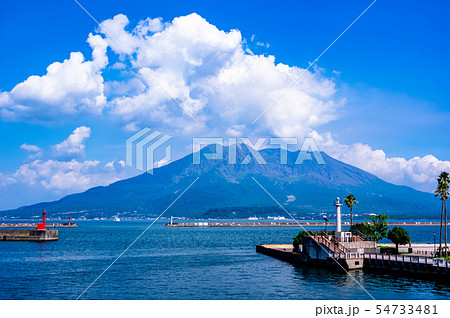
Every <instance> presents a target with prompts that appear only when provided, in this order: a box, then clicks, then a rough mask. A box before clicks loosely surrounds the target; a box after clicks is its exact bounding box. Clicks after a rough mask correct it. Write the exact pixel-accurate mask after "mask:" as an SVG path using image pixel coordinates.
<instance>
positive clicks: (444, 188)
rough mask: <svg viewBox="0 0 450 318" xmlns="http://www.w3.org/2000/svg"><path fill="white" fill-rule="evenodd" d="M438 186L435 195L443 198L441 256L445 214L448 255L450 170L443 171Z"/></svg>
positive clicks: (440, 234)
mask: <svg viewBox="0 0 450 318" xmlns="http://www.w3.org/2000/svg"><path fill="white" fill-rule="evenodd" d="M437 181H438V186H437V188H436V191H435V192H434V194H435V196H436V197H437V196H439V198H440V199H441V200H442V208H441V229H440V233H439V257H442V224H443V223H444V216H445V254H446V255H447V248H448V247H447V199H448V195H449V193H448V188H449V181H450V178H449V175H448V172H445V171H442V172H441V174H440V175H439V178H438V179H437Z"/></svg>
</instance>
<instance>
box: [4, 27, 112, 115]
mask: <svg viewBox="0 0 450 318" xmlns="http://www.w3.org/2000/svg"><path fill="white" fill-rule="evenodd" d="M87 41H88V43H89V45H90V46H91V47H92V50H93V51H92V57H93V58H92V60H91V61H85V60H84V56H83V54H82V53H80V52H72V53H71V54H70V58H69V59H67V60H64V62H62V63H60V62H54V63H52V64H51V65H50V66H49V67H48V68H47V74H45V75H43V76H30V77H28V79H26V80H25V81H24V82H22V83H19V84H17V85H16V86H15V87H14V88H13V89H12V90H11V91H10V92H3V93H0V116H1V118H2V119H3V120H11V121H26V122H49V121H52V120H55V119H65V118H67V116H70V115H72V116H77V115H78V114H79V113H91V114H92V113H93V114H100V113H101V112H102V110H103V107H104V106H105V105H106V97H105V95H104V94H103V77H102V75H101V70H102V69H103V68H104V67H105V66H106V64H107V63H108V58H107V56H106V49H107V44H106V42H105V41H104V40H103V39H102V38H101V37H100V36H99V35H92V34H90V35H89V37H88V40H87Z"/></svg>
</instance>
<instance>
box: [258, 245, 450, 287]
mask: <svg viewBox="0 0 450 318" xmlns="http://www.w3.org/2000/svg"><path fill="white" fill-rule="evenodd" d="M309 243H311V244H312V242H309ZM309 243H307V244H309ZM314 251H315V252H316V253H317V254H316V255H310V254H309V253H311V251H308V246H303V251H302V252H299V253H295V252H293V246H292V245H291V244H277V245H274V244H266V245H257V246H256V252H258V253H262V254H265V255H267V256H271V257H274V258H276V259H279V260H282V261H285V262H289V263H291V264H294V265H306V266H315V267H326V268H339V267H342V268H344V269H346V270H352V269H362V270H363V271H365V272H376V273H383V274H394V275H407V276H410V275H414V276H415V277H417V276H420V277H422V278H426V279H439V280H440V281H445V282H450V280H449V278H450V261H445V260H443V259H433V258H429V257H425V256H421V255H383V254H375V253H363V254H357V253H336V252H332V253H327V252H326V251H324V250H322V249H317V248H316V249H314ZM339 264H340V265H341V266H339Z"/></svg>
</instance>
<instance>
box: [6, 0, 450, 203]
mask: <svg viewBox="0 0 450 318" xmlns="http://www.w3.org/2000/svg"><path fill="white" fill-rule="evenodd" d="M371 2H372V1H292V2H285V3H283V2H273V1H244V2H242V1H226V2H224V1H220V2H219V1H208V2H205V1H189V2H186V1H165V2H161V1H158V2H156V1H155V2H154V1H133V0H129V1H115V2H111V1H80V3H81V4H82V5H83V6H84V7H85V8H86V9H87V10H88V11H89V12H90V13H91V14H92V15H93V16H94V17H95V18H96V19H97V20H98V21H100V22H101V21H105V20H108V19H113V18H114V17H115V16H116V15H118V14H123V15H124V16H126V17H127V18H128V20H129V25H128V26H127V28H126V30H128V31H131V30H132V29H133V28H134V27H135V26H136V25H137V24H138V23H139V21H142V20H145V19H146V18H152V19H153V18H159V17H161V18H162V22H164V23H169V24H170V23H172V20H173V19H174V18H177V17H184V16H188V15H190V14H192V13H196V14H197V15H198V16H200V17H201V18H203V19H204V20H206V21H205V23H203V22H201V21H200V19H191V20H189V21H187V22H185V23H193V24H195V25H196V27H197V28H196V29H195V30H201V28H208V25H212V26H215V27H216V28H217V29H218V30H223V31H225V32H226V33H230V34H231V32H230V30H238V31H239V32H240V36H241V38H240V43H241V44H240V47H241V46H242V48H243V49H246V48H247V49H249V50H250V51H251V54H252V55H254V56H259V55H261V56H265V57H268V56H273V57H274V61H275V62H274V65H276V64H278V63H282V64H283V65H287V66H289V67H297V68H306V67H307V66H308V65H309V64H308V63H309V62H312V61H313V60H314V59H315V58H316V57H317V56H318V55H319V54H320V53H321V52H322V51H323V50H324V49H325V48H326V47H327V46H328V45H329V44H330V43H331V42H332V41H333V40H334V39H336V37H337V36H338V35H339V34H340V33H341V32H342V31H343V30H344V29H345V28H346V27H347V26H348V25H349V24H350V23H351V22H352V21H353V20H354V19H355V18H356V17H357V16H358V15H359V14H360V13H361V12H362V11H363V10H364V9H365V8H367V6H368V5H369V4H370V3H371ZM449 9H450V4H448V3H447V2H446V1H438V2H432V3H430V2H429V1H406V0H404V1H395V2H393V1H383V0H378V1H377V2H376V3H375V4H374V5H373V6H372V7H371V8H370V9H369V10H368V11H367V12H366V13H365V14H364V15H363V16H362V17H361V19H360V20H358V21H357V22H356V23H355V25H353V26H352V27H351V28H350V29H349V30H348V31H347V32H346V33H345V34H344V35H343V36H342V37H341V38H340V39H339V40H338V41H337V42H336V43H335V44H334V45H333V46H332V47H331V48H330V49H329V50H328V51H327V52H326V53H325V54H324V55H323V56H322V58H321V59H320V60H319V61H318V63H317V68H314V71H311V74H312V75H311V76H312V77H314V81H317V82H314V81H313V84H314V85H317V86H319V87H320V89H321V91H320V92H319V93H317V94H318V95H319V97H317V96H316V95H315V94H316V93H314V92H313V93H311V94H310V96H313V97H314V98H315V99H316V101H317V102H318V104H317V105H315V104H314V105H312V106H311V107H312V108H314V107H316V108H317V107H319V106H318V105H319V104H320V103H326V104H327V105H329V106H327V107H328V108H327V109H326V110H325V111H324V112H325V113H326V114H329V115H330V116H331V117H332V119H329V120H326V121H322V122H320V123H319V124H317V125H312V126H311V127H309V126H308V125H306V124H305V125H303V126H304V127H302V129H301V130H298V131H297V130H295V129H294V128H292V129H287V128H286V129H277V128H275V127H273V126H271V123H270V122H269V121H267V122H264V125H263V124H261V125H260V126H252V125H250V123H251V121H252V120H253V119H254V116H253V114H256V113H258V112H257V111H256V110H255V113H253V112H249V113H243V114H241V115H240V117H239V121H238V122H236V125H238V126H240V125H244V124H245V125H247V127H246V129H245V133H246V134H254V136H256V135H259V134H263V135H265V136H268V135H269V136H271V135H276V134H278V135H280V134H283V133H286V132H293V134H295V135H296V136H298V137H303V136H306V135H308V134H310V133H311V132H312V131H314V132H315V133H317V134H319V135H320V136H321V137H318V139H320V140H321V142H322V146H321V148H322V149H323V150H325V151H326V152H329V153H330V154H331V155H333V156H334V157H336V158H338V159H340V160H343V161H346V162H349V163H351V164H354V165H356V166H359V167H361V168H363V169H366V170H368V171H370V172H372V173H374V174H376V175H378V176H380V177H381V178H383V179H385V180H387V181H390V182H393V183H397V184H406V185H410V186H413V187H415V188H417V189H421V190H426V191H430V190H431V189H432V188H431V186H432V183H431V181H430V180H432V179H433V178H434V177H435V175H434V174H436V172H437V171H438V170H440V169H443V168H446V167H449V164H450V163H448V161H450V147H449V146H450V140H449V138H448V134H447V133H446V132H445V131H446V127H447V126H448V123H449V120H450V102H449V98H448V94H447V92H448V91H449V88H450V87H449V82H448V79H447V77H448V74H449V73H450V63H449V62H448V56H449V53H450V52H449V51H450V43H449V41H448V39H449V33H450V23H449V22H448V17H447V15H448V12H449ZM115 21H116V22H117V21H118V20H115ZM116 22H114V23H116ZM114 23H112V24H111V26H112V25H113V24H114ZM164 28H167V26H165V27H164ZM0 29H1V30H2V31H1V32H0V41H1V43H3V44H4V45H3V47H4V48H6V49H3V50H0V69H1V71H2V74H3V76H1V77H0V92H4V93H5V94H9V95H11V94H12V93H11V90H12V89H13V88H14V87H15V86H16V85H17V84H19V83H21V82H24V81H25V80H27V78H28V77H29V76H32V75H36V76H43V75H45V74H46V73H47V70H46V69H47V67H48V66H49V65H50V64H52V63H54V62H60V63H62V62H63V61H64V60H66V59H69V57H70V54H71V52H81V53H82V54H83V55H84V58H85V61H89V60H92V48H91V46H90V45H89V44H88V43H87V42H86V40H87V38H88V36H89V33H93V34H94V35H95V34H98V35H99V36H101V37H102V38H103V39H105V41H106V42H108V39H107V36H106V35H105V34H102V33H101V32H98V26H97V25H96V23H95V22H94V21H92V19H91V18H90V17H89V16H88V15H87V14H86V13H85V12H84V11H83V10H82V9H81V8H80V7H79V6H78V5H77V4H76V3H75V2H74V1H39V2H34V1H28V2H24V3H23V2H20V3H18V2H17V1H2V2H1V4H0ZM164 30H167V29H163V30H160V31H158V32H165V31H164ZM208 30H209V29H208ZM208 32H211V34H212V36H213V37H214V34H215V33H214V32H215V31H212V30H209V31H208ZM217 34H218V33H217ZM177 36H182V34H181V35H177ZM229 38H230V43H231V42H233V41H232V39H231V35H230V37H229ZM224 39H225V38H224ZM106 42H105V43H106ZM181 42H182V41H181ZM233 43H234V42H233ZM108 44H109V47H108V51H107V56H108V63H107V66H104V67H103V68H102V69H101V71H99V72H100V73H101V76H102V78H103V81H104V82H105V83H106V82H108V81H113V80H114V81H117V82H118V84H117V85H119V86H120V85H121V84H120V83H121V82H125V81H126V80H129V79H130V78H138V76H137V75H136V74H137V73H136V72H126V71H123V70H120V71H119V70H117V69H115V68H113V67H112V65H113V64H114V63H115V62H118V61H120V59H121V58H120V54H118V53H117V52H113V50H112V48H111V42H108ZM178 44H179V43H178V42H174V43H172V44H171V45H178ZM145 45H146V44H145ZM179 45H180V46H181V45H182V44H179ZM214 45H217V50H228V48H226V49H224V48H222V47H220V44H217V43H216V44H214ZM230 45H232V44H230ZM145 48H146V49H149V48H148V47H147V46H145ZM140 49H141V51H142V50H143V48H140ZM217 50H216V51H211V52H212V53H211V54H213V55H214V54H216V52H218V51H217ZM136 52H137V51H136ZM227 52H228V51H227ZM192 54H193V56H196V55H195V54H200V53H199V52H193V53H192ZM245 54H250V53H245ZM214 56H217V55H214ZM214 61H215V60H214ZM172 62H173V63H172ZM172 62H170V63H172V64H170V65H168V64H167V63H169V62H164V63H166V64H164V65H163V67H162V68H167V69H170V70H171V72H172V68H173V67H174V65H175V64H174V63H175V61H172ZM177 63H179V61H177ZM202 63H206V62H205V60H202ZM211 63H213V62H211ZM124 64H126V65H130V64H129V61H128V64H127V61H126V58H125V62H124ZM209 67H210V68H211V67H213V66H209ZM214 67H215V66H214ZM169 73H170V72H169ZM268 80H269V79H268ZM305 80H306V78H305ZM308 80H309V79H308ZM324 80H328V81H332V83H333V85H334V86H333V88H331V87H330V86H327V85H328V84H325V83H323V82H322V81H324ZM268 83H269V82H268ZM169 84H170V83H169ZM124 85H125V84H124ZM255 85H257V84H255ZM190 88H191V90H192V93H191V95H192V96H194V94H195V89H194V88H193V87H190ZM41 89H42V87H41ZM133 89H134V88H133ZM301 90H302V88H301V87H299V92H300V91H301ZM331 91H332V92H331ZM10 93H11V94H10ZM308 94H309V93H308ZM9 95H8V96H9ZM105 95H106V98H107V102H106V106H105V107H104V108H103V110H102V114H101V115H98V114H93V113H83V112H80V113H78V112H76V113H74V114H71V115H70V116H69V115H67V114H63V115H61V114H60V115H58V116H52V117H49V118H48V119H47V120H33V119H32V117H30V116H25V117H24V116H22V115H17V116H16V117H14V119H11V118H7V117H5V116H3V117H0V135H1V137H2V138H1V140H2V142H1V143H0V156H1V157H0V159H1V162H2V164H1V166H0V172H1V173H2V174H1V175H0V181H2V180H3V181H2V182H0V187H1V188H0V195H2V196H4V197H3V198H2V199H1V200H0V209H1V208H13V207H16V206H20V205H23V204H29V203H33V202H39V201H44V200H51V199H56V198H58V197H60V196H62V195H65V194H68V193H71V192H76V191H81V190H83V188H82V187H81V188H80V187H78V186H74V187H70V186H67V187H62V186H58V185H56V186H52V184H53V183H52V182H50V181H49V180H50V179H51V178H52V177H54V176H55V175H53V174H52V173H59V174H61V175H60V177H61V178H66V177H67V175H68V174H69V177H70V173H71V172H72V171H71V170H70V169H72V168H67V167H66V168H64V169H63V171H61V170H52V169H53V168H51V169H50V168H49V169H50V172H49V173H48V175H45V176H44V175H41V176H39V178H37V177H35V176H34V177H33V176H31V175H30V167H28V170H27V169H25V168H27V167H24V165H26V164H30V163H32V162H33V161H35V160H39V164H41V166H39V167H41V168H42V164H45V163H48V161H49V160H51V163H52V164H54V163H55V161H57V162H61V163H63V162H65V163H67V162H71V160H75V161H76V162H77V163H85V162H86V161H99V162H100V163H99V164H98V165H97V167H100V166H104V165H105V164H106V163H108V162H112V161H114V164H115V165H117V164H118V162H120V161H121V160H124V158H125V147H124V144H125V143H124V141H125V139H126V138H128V137H129V136H130V135H131V134H132V133H133V131H132V129H131V130H130V129H126V128H125V126H126V124H127V123H126V122H124V119H123V118H118V117H117V116H116V115H111V114H108V109H111V108H108V107H109V106H108V105H109V104H108V103H109V102H110V101H111V100H112V99H113V96H112V94H111V95H108V94H107V93H106V94H105ZM4 96H6V95H4ZM11 96H12V95H11ZM299 96H300V95H299ZM227 98H229V97H227V96H225V95H224V97H223V99H222V100H220V101H212V100H209V101H208V103H207V104H208V105H209V104H214V103H217V105H218V106H217V107H221V105H222V104H223V103H225V104H226V103H229V102H230V103H231V100H230V99H227ZM292 98H295V96H293V97H292ZM16 100H17V99H16ZM26 100H27V103H28V104H27V105H28V106H30V107H35V106H36V105H37V104H38V102H37V101H36V99H34V96H27V97H26ZM234 102H235V101H234ZM319 102H320V103H319ZM11 103H12V104H11ZM11 103H10V104H8V105H9V106H8V107H13V106H14V105H13V103H14V101H13V102H11ZM221 103H222V104H221ZM4 105H5V104H4ZM251 105H252V104H251V103H250V104H248V105H247V104H245V103H243V106H242V107H243V108H244V107H247V108H249V107H251ZM320 105H322V104H320ZM82 106H83V105H81V106H80V107H81V108H82ZM222 106H223V105H222ZM291 106H292V107H297V108H298V107H302V105H301V103H300V104H295V103H294V104H293V105H291ZM291 106H289V107H291ZM2 107H5V106H2V105H1V101H0V110H1V109H2ZM36 107H37V108H36V109H37V110H36V112H33V113H32V115H31V116H36V117H39V118H47V117H48V116H47V115H48V114H47V113H46V112H48V108H45V107H42V108H39V107H38V106H36ZM111 107H114V106H111ZM280 107H282V106H280ZM290 109H291V108H286V110H287V111H290ZM39 112H41V113H39ZM324 112H319V114H320V115H323V116H324V117H326V116H325V115H326V114H325V113H324ZM169 113H170V112H169ZM204 113H206V114H208V112H207V111H206V110H204ZM116 114H117V112H116ZM201 114H202V113H201V112H200V111H199V113H198V116H201ZM314 114H315V113H314ZM166 115H167V114H166ZM46 116H47V117H46ZM114 116H116V117H114ZM130 116H131V115H130ZM167 116H168V115H167ZM177 116H178V117H177ZM182 116H183V115H182V114H176V116H175V117H177V118H181V117H182ZM302 116H303V117H302ZM304 116H307V114H304V113H302V114H299V117H298V118H299V121H300V122H301V120H302V118H306V117H304ZM331 117H330V118H331ZM133 120H134V119H133ZM183 120H185V121H188V120H189V119H188V118H184V119H183ZM280 120H281V119H280ZM246 121H248V122H246ZM155 122H158V121H157V120H151V119H149V120H148V122H145V121H139V123H138V124H137V128H142V127H144V126H148V127H151V128H157V129H160V130H162V131H165V132H167V133H170V134H172V135H174V136H175V138H174V139H175V143H176V145H178V150H177V149H175V153H176V155H178V156H180V155H182V154H184V153H186V152H187V151H188V142H187V140H188V139H189V138H190V137H192V136H193V135H195V134H200V135H214V134H222V135H226V132H225V130H226V127H223V130H220V131H218V130H215V128H214V127H215V125H216V123H214V122H212V121H211V122H209V123H208V122H207V121H205V127H204V129H203V130H201V131H198V130H197V131H195V129H194V131H191V132H187V131H186V130H183V131H182V132H181V130H180V128H179V127H178V128H177V127H168V126H164V124H161V125H160V126H158V127H155ZM280 123H281V125H284V124H283V122H282V121H281V122H280ZM191 124H192V123H191ZM291 124H292V123H286V125H285V126H286V127H288V126H289V125H291ZM183 125H186V124H183ZM77 127H89V129H90V132H89V133H86V134H87V135H86V136H87V137H86V136H85V137H84V138H82V141H80V142H79V143H78V144H76V145H75V146H77V147H78V146H80V145H82V147H81V148H79V147H78V148H76V149H75V150H73V149H72V150H70V151H66V153H65V154H62V153H58V152H57V151H56V150H55V149H57V148H55V145H57V144H61V143H63V142H64V141H65V140H67V139H68V137H69V135H71V134H73V132H74V130H75V129H76V128H77ZM221 129H222V128H221ZM85 132H86V131H85ZM75 135H76V134H75ZM75 137H79V135H76V136H75ZM75 137H74V138H75ZM285 137H286V136H285ZM24 144H26V145H35V146H37V147H39V149H40V150H41V151H42V154H41V153H39V151H33V150H30V148H28V149H29V150H25V149H24V148H26V147H22V149H21V146H22V145H24ZM72 146H74V144H72ZM376 150H380V151H382V152H383V153H384V158H383V154H381V157H380V152H379V151H378V152H377V151H376ZM427 155H432V156H433V158H430V157H426V156H427ZM416 156H417V157H418V158H419V159H417V160H414V161H411V160H412V159H413V158H414V157H416ZM434 159H436V160H438V161H435V160H434ZM403 160H404V161H403ZM119 165H120V164H119ZM83 167H84V166H83ZM21 168H22V172H23V171H24V170H23V169H25V170H26V171H25V172H23V173H18V171H19V170H20V169H21ZM119 168H120V167H119ZM119 168H118V169H116V170H114V171H113V170H108V171H106V170H104V169H103V170H102V171H91V170H89V169H88V170H89V171H85V170H86V169H85V167H84V168H82V169H81V170H80V171H77V173H80V174H85V175H86V178H87V179H86V180H87V181H86V183H85V187H88V186H92V185H96V184H101V180H110V181H113V180H116V179H120V178H123V177H126V176H130V175H133V174H135V173H137V172H136V171H132V168H129V169H128V168H125V169H124V170H121V169H119ZM396 169H403V170H402V171H403V172H402V173H400V174H399V173H398V172H397V170H396ZM102 173H103V174H104V175H103V174H102ZM90 174H94V175H95V176H94V177H92V176H91V175H90ZM71 176H72V177H74V176H75V177H74V179H76V178H78V177H79V176H78V175H77V174H75V175H71ZM1 178H3V179H1ZM21 178H22V179H21ZM46 178H49V179H48V180H46ZM69 183H70V182H68V183H67V184H69ZM43 185H44V186H43ZM20 189H25V190H26V191H27V193H28V194H29V195H28V196H27V198H25V199H24V198H23V197H24V196H23V193H19V192H20V191H21V190H20Z"/></svg>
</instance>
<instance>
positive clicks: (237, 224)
mask: <svg viewBox="0 0 450 318" xmlns="http://www.w3.org/2000/svg"><path fill="white" fill-rule="evenodd" d="M387 223H388V226H439V225H440V224H441V223H440V222H429V221H428V222H424V221H409V222H387ZM448 225H450V223H449V224H448ZM165 226H166V227H279V226H292V227H323V228H325V222H313V221H312V222H299V223H297V222H294V221H292V222H270V221H261V222H232V221H228V222H217V221H195V222H179V223H175V222H173V223H167V224H166V225H165ZM328 226H329V227H333V226H336V222H328ZM341 226H350V222H341Z"/></svg>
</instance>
